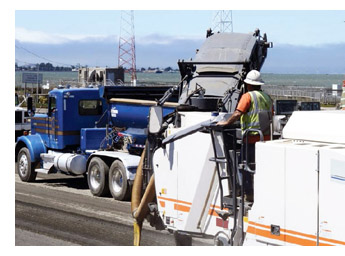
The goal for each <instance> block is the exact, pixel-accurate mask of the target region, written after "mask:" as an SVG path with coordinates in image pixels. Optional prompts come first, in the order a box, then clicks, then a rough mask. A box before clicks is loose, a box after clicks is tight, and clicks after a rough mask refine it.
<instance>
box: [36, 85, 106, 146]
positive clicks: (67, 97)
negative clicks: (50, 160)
mask: <svg viewBox="0 0 345 256" xmlns="http://www.w3.org/2000/svg"><path fill="white" fill-rule="evenodd" d="M106 109H107V104H106V102H105V100H104V99H103V98H101V97H100V96H99V93H98V89H95V88H83V89H56V90H52V91H51V92H50V93H49V98H48V113H46V114H36V115H35V116H34V117H32V121H31V122H32V127H31V134H32V135H36V134H39V135H40V136H41V138H42V140H43V142H44V144H45V145H46V147H47V148H50V149H54V150H64V149H70V150H77V148H78V147H79V145H80V138H81V137H80V134H81V129H82V128H94V127H95V126H97V127H105V121H106V120H105V118H103V119H102V120H100V119H101V117H102V115H103V113H104V112H105V111H106Z"/></svg>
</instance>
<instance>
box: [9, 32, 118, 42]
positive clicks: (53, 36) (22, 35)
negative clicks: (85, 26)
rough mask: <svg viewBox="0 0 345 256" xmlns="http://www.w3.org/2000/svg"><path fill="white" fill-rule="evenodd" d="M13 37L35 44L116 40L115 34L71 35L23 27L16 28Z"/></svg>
mask: <svg viewBox="0 0 345 256" xmlns="http://www.w3.org/2000/svg"><path fill="white" fill-rule="evenodd" d="M15 39H16V40H17V41H19V42H22V43H36V44H55V45H56V44H65V43H71V42H75V41H78V42H82V41H88V42H90V41H93V42H95V41H98V42H100V41H105V40H113V41H117V40H118V39H117V36H114V35H112V36H105V35H72V34H58V33H45V32H42V31H34V30H28V29H25V28H16V32H15Z"/></svg>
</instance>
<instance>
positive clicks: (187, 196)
mask: <svg viewBox="0 0 345 256" xmlns="http://www.w3.org/2000/svg"><path fill="white" fill-rule="evenodd" d="M208 114H209V115H208V116H207V114H206V113H196V112H194V113H188V112H186V113H183V114H182V116H183V118H182V119H181V127H180V128H176V129H175V128H173V127H169V128H168V130H167V135H172V134H174V133H176V132H179V131H181V130H183V129H188V128H189V127H191V126H192V125H194V124H195V123H197V120H198V121H199V122H200V121H203V120H207V119H211V118H212V117H210V113H208ZM221 115H222V114H221ZM197 116H198V118H196V117H197ZM219 118H220V117H219ZM187 120H188V121H187ZM190 120H194V121H190ZM344 124H345V112H343V111H335V112H326V111H313V112H303V111H298V112H294V114H293V115H292V117H291V118H290V120H289V122H288V124H287V125H286V127H285V128H284V130H283V138H284V139H282V140H275V141H268V142H258V143H256V173H255V175H254V203H253V205H252V206H251V208H249V209H250V210H249V211H248V212H247V216H244V217H243V219H244V227H243V230H244V232H245V233H246V236H245V240H244V241H243V245H345V220H344V218H343V214H344V211H345V197H344V195H345V134H343V131H342V127H344ZM216 146H217V147H221V146H222V141H221V139H220V137H218V139H217V142H216ZM212 156H213V150H212V141H211V137H210V134H207V133H203V132H196V133H194V134H191V135H189V136H186V137H184V138H182V139H179V140H176V141H173V142H171V143H168V144H166V146H165V148H164V147H163V148H159V149H158V150H157V151H156V152H155V154H154V158H153V166H154V173H155V188H156V197H157V205H158V212H159V214H160V217H161V218H162V220H163V222H164V224H165V225H166V227H167V228H168V229H171V230H176V231H182V232H187V233H190V234H198V235H204V236H211V237H213V238H217V239H218V241H219V240H221V241H222V242H223V244H228V243H229V238H230V236H231V229H232V228H233V224H234V219H233V217H232V216H230V217H228V218H226V219H222V218H221V216H220V215H219V213H221V211H220V210H221V205H220V191H219V181H218V176H217V175H216V169H215V164H214V162H211V161H209V159H210V158H211V157H212ZM223 172H224V173H225V169H224V165H223ZM223 189H224V195H227V194H229V191H228V186H227V184H225V181H224V180H223ZM224 210H226V209H224ZM217 212H218V213H217Z"/></svg>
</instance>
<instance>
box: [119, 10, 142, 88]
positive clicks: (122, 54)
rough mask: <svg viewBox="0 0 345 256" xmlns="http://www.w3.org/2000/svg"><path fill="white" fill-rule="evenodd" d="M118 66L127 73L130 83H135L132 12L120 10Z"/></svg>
mask: <svg viewBox="0 0 345 256" xmlns="http://www.w3.org/2000/svg"><path fill="white" fill-rule="evenodd" d="M118 66H119V67H120V66H122V67H123V68H124V69H125V72H127V73H129V75H130V77H131V82H132V84H134V85H136V80H137V75H136V65H135V36H134V12H133V11H121V21H120V37H119V54H118Z"/></svg>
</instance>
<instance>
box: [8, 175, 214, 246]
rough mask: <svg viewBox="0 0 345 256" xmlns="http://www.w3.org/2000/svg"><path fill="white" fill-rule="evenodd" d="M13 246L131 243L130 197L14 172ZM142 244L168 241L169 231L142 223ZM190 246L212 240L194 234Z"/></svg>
mask: <svg viewBox="0 0 345 256" xmlns="http://www.w3.org/2000/svg"><path fill="white" fill-rule="evenodd" d="M15 245H16V246H21V245H33V246H41V245H42V246H52V245H56V246H69V245H88V246H98V245H103V246H131V245H133V218H132V217H131V214H130V202H129V201H127V202H119V201H115V200H114V199H113V198H111V197H108V198H99V197H94V196H92V194H91V192H90V191H89V189H88V185H87V181H86V179H84V178H82V177H69V176H65V175H61V174H52V175H49V176H48V175H42V174H39V175H38V176H37V179H36V181H35V182H33V183H24V182H22V181H21V180H20V178H19V177H18V175H17V174H16V177H15ZM141 245H143V246H162V245H164V246H173V245H175V241H174V237H173V235H172V234H170V233H169V232H168V231H158V230H155V229H154V228H153V227H150V226H149V224H148V223H147V222H145V223H144V226H143V231H142V240H141ZM193 245H197V246H202V245H212V244H211V242H210V241H209V240H205V239H198V238H197V239H194V238H193Z"/></svg>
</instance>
